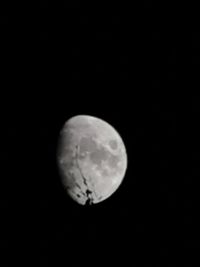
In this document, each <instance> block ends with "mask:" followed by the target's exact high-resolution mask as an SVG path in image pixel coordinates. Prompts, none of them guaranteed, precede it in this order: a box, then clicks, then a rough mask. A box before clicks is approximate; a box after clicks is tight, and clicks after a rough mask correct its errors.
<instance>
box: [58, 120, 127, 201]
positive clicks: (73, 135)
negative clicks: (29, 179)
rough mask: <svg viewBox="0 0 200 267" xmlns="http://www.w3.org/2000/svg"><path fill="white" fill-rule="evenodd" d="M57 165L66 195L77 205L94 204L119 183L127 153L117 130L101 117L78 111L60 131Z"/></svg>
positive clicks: (115, 188) (125, 163)
mask: <svg viewBox="0 0 200 267" xmlns="http://www.w3.org/2000/svg"><path fill="white" fill-rule="evenodd" d="M57 156H58V167H59V171H60V176H61V181H62V184H63V186H64V188H65V189H66V191H67V193H68V194H69V196H70V197H71V198H72V199H73V200H74V201H76V202H77V203H79V204H81V205H85V204H96V203H99V202H101V201H103V200H105V199H107V198H108V197H110V196H111V195H112V194H113V193H114V192H115V191H116V190H117V189H118V187H119V186H120V184H121V182H122V180H123V178H124V176H125V172H126V169H127V153H126V150H125V146H124V143H123V141H122V138H121V137H120V135H119V133H118V132H117V131H116V130H115V129H114V128H113V127H112V126H111V125H110V124H108V123H107V122H105V121H103V120H102V119H99V118H96V117H92V116H88V115H78V116H75V117H72V118H70V119H69V120H68V121H67V122H66V123H65V124H64V126H63V128H62V129H61V132H60V137H59V142H58V155H57Z"/></svg>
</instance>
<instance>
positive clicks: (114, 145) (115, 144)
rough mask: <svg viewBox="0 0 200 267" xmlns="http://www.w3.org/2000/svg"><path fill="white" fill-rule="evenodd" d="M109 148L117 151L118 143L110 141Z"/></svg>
mask: <svg viewBox="0 0 200 267" xmlns="http://www.w3.org/2000/svg"><path fill="white" fill-rule="evenodd" d="M109 146H110V147H111V148H112V149H113V150H115V149H117V146H118V145H117V141H116V140H110V141H109Z"/></svg>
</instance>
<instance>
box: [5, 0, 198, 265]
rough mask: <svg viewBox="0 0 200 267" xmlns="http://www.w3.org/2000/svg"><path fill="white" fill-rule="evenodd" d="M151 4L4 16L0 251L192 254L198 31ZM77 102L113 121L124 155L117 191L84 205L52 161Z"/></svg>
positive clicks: (44, 259) (141, 256) (55, 260)
mask: <svg viewBox="0 0 200 267" xmlns="http://www.w3.org/2000/svg"><path fill="white" fill-rule="evenodd" d="M90 8H91V7H90ZM92 8H93V7H92ZM158 8H159V6H157V7H156V6H155V5H154V4H153V3H152V2H142V3H141V4H140V6H139V4H138V6H137V7H136V6H135V9H134V11H132V10H131V9H130V10H129V8H128V7H127V8H125V10H123V9H121V10H120V12H119V11H116V10H112V12H111V11H109V10H107V11H105V10H104V11H103V13H101V12H100V13H98V12H97V11H98V10H99V8H98V7H94V10H96V12H92V10H91V11H90V9H88V8H87V7H85V8H83V7H82V6H81V4H80V3H79V2H76V3H75V4H72V5H71V6H68V5H66V4H63V5H61V6H60V7H55V6H53V5H51V4H50V3H48V1H41V2H40V8H39V12H38V11H37V12H36V13H35V14H31V15H29V14H23V16H21V15H18V16H17V17H16V16H13V15H12V13H10V12H8V13H7V14H6V15H5V16H1V26H2V29H3V30H2V36H3V37H4V38H2V39H3V45H4V48H3V50H2V51H3V52H2V66H3V71H2V77H3V80H2V88H3V90H2V92H3V93H2V98H1V101H2V105H1V108H2V112H1V114H2V115H3V116H2V118H3V119H2V122H3V131H2V132H3V134H4V138H2V163H3V164H2V165H3V167H6V168H5V169H6V170H5V174H4V175H3V178H2V182H3V183H2V186H1V189H2V193H1V206H0V208H1V211H2V218H3V220H2V222H3V226H2V229H3V231H2V235H1V239H0V240H1V247H2V248H3V249H5V251H10V248H14V249H15V250H16V251H18V250H20V251H21V254H20V253H16V254H17V256H22V259H23V260H25V261H26V258H27V261H28V262H31V261H32V260H35V259H36V254H37V255H39V261H37V263H36V264H37V265H36V266H66V265H67V266H82V265H88V266H91V265H96V264H102V265H107V264H111V265H114V264H115V265H116V264H119V265H120V266H145V267H147V266H178V264H179V261H180V259H182V260H184V265H183V266H193V265H192V262H193V261H194V262H195V257H194V256H195V254H196V252H197V249H198V245H197V244H198V240H199V239H198V236H197V230H196V229H197V228H196V227H195V226H196V225H198V223H197V217H198V205H197V203H198V191H199V187H198V180H197V178H198V176H199V163H198V162H199V161H198V160H199V156H198V154H199V149H198V137H199V131H198V128H199V127H198V124H199V101H198V96H197V94H196V93H195V94H193V93H192V92H191V88H193V89H195V88H198V85H197V81H196V79H195V77H196V76H197V74H198V71H197V68H198V65H199V50H198V48H199V32H198V31H196V30H195V29H194V28H190V27H189V25H188V23H187V21H186V22H185V21H184V20H183V18H181V17H180V19H179V20H177V16H176V15H177V13H176V12H175V13H174V14H172V13H170V18H169V16H168V15H167V14H165V13H164V12H157V10H158ZM160 8H161V7H160ZM161 9H162V8H161ZM99 11H100V10H99ZM78 114H88V115H92V116H96V117H99V118H102V119H104V120H105V121H107V122H109V123H110V124H111V125H113V126H114V127H115V128H116V129H117V130H118V132H119V133H120V135H121V136H122V139H123V140H124V143H125V146H126V149H127V155H128V169H127V172H126V176H125V179H124V181H123V183H122V185H121V186H120V188H119V189H118V191H116V193H114V194H113V195H112V197H110V198H109V199H107V200H106V201H104V202H102V203H100V204H98V205H94V206H91V207H85V206H79V205H78V204H76V203H75V202H73V201H72V200H71V199H70V198H69V197H68V196H67V195H66V193H65V191H64V189H63V188H62V186H61V183H60V180H59V175H58V169H57V166H56V148H57V142H58V135H59V131H60V129H61V127H62V126H63V124H64V122H65V121H66V120H67V119H69V118H70V117H72V116H74V115H78ZM6 140H8V141H6ZM29 253H30V254H31V256H29ZM4 255H5V260H4V259H2V260H1V261H2V264H4V265H2V266H8V262H9V258H10V257H9V255H10V254H9V253H8V254H6V253H4ZM28 265H29V264H28ZM194 266H196V265H194Z"/></svg>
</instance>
